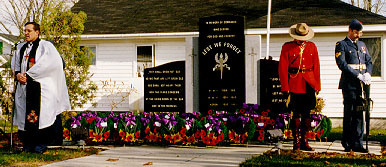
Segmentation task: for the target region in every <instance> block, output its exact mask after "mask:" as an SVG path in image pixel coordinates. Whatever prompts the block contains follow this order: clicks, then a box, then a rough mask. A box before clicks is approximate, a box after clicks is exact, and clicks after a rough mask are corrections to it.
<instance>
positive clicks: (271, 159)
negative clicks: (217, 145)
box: [240, 151, 386, 167]
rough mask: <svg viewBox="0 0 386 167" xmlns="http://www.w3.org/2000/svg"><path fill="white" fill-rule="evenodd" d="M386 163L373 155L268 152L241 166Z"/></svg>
mask: <svg viewBox="0 0 386 167" xmlns="http://www.w3.org/2000/svg"><path fill="white" fill-rule="evenodd" d="M385 163H386V159H385V158H384V157H383V156H376V155H371V154H353V153H347V154H339V153H305V152H301V153H292V152H291V151H282V152H281V154H280V155H279V154H278V153H277V152H267V153H264V155H262V156H259V157H253V158H251V159H248V160H246V161H244V162H242V163H241V164H240V166H243V167H244V166H245V167H249V166H271V167H272V166H304V167H305V166H374V165H376V166H380V165H384V164H385Z"/></svg>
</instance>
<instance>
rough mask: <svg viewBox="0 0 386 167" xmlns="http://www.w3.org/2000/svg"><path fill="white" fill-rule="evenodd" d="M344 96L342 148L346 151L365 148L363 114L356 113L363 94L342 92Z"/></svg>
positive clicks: (349, 91)
mask: <svg viewBox="0 0 386 167" xmlns="http://www.w3.org/2000/svg"><path fill="white" fill-rule="evenodd" d="M342 94H343V105H344V112H343V136H342V146H343V147H344V148H346V149H356V148H363V131H364V130H363V112H362V111H356V108H355V103H356V101H357V99H358V98H359V96H360V94H361V92H360V91H357V90H342Z"/></svg>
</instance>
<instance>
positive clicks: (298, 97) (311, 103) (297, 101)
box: [289, 83, 316, 119]
mask: <svg viewBox="0 0 386 167" xmlns="http://www.w3.org/2000/svg"><path fill="white" fill-rule="evenodd" d="M315 105H316V97H315V90H314V89H313V88H312V87H311V86H310V85H309V84H308V83H307V84H306V93H291V100H290V104H289V108H290V109H291V110H292V111H293V114H294V115H293V118H300V117H302V118H303V119H305V118H310V111H311V110H312V109H314V108H315Z"/></svg>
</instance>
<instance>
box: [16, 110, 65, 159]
mask: <svg viewBox="0 0 386 167" xmlns="http://www.w3.org/2000/svg"><path fill="white" fill-rule="evenodd" d="M18 133H19V136H20V140H21V142H22V143H23V150H24V151H26V152H39V153H41V152H44V151H45V150H46V149H47V146H48V145H62V144H63V128H62V118H61V116H60V114H59V115H58V116H56V119H55V122H54V124H53V125H51V126H49V127H47V128H44V129H38V130H26V131H20V130H19V132H18Z"/></svg>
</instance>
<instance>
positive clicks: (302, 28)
mask: <svg viewBox="0 0 386 167" xmlns="http://www.w3.org/2000/svg"><path fill="white" fill-rule="evenodd" d="M289 34H290V36H291V37H292V38H294V39H297V40H300V41H306V40H309V39H311V38H312V37H314V30H312V29H311V28H310V27H308V25H307V24H306V23H297V24H294V25H292V26H291V27H290V29H289Z"/></svg>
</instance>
